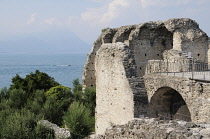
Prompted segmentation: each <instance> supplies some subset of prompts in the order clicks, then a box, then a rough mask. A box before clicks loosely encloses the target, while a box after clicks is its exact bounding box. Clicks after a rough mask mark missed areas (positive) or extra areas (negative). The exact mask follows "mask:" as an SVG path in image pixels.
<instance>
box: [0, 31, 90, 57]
mask: <svg viewBox="0 0 210 139" xmlns="http://www.w3.org/2000/svg"><path fill="white" fill-rule="evenodd" d="M90 49H91V45H89V44H87V43H85V42H84V41H82V40H80V39H79V37H77V36H76V35H75V34H74V33H72V32H69V31H51V32H39V33H32V34H27V35H21V36H16V37H15V36H11V37H10V38H7V39H1V38H0V53H88V52H89V51H90Z"/></svg>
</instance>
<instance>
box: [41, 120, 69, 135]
mask: <svg viewBox="0 0 210 139" xmlns="http://www.w3.org/2000/svg"><path fill="white" fill-rule="evenodd" d="M38 124H40V125H43V126H45V127H47V128H50V129H52V130H53V131H54V133H55V138H56V139H66V138H70V137H71V133H70V131H69V130H67V129H65V128H60V127H59V126H57V125H56V124H53V123H51V122H49V121H47V120H40V121H39V122H38Z"/></svg>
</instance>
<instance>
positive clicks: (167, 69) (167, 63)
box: [166, 57, 168, 75]
mask: <svg viewBox="0 0 210 139" xmlns="http://www.w3.org/2000/svg"><path fill="white" fill-rule="evenodd" d="M166 72H167V75H168V57H167V63H166Z"/></svg>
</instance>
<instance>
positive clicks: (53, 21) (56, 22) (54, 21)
mask: <svg viewBox="0 0 210 139" xmlns="http://www.w3.org/2000/svg"><path fill="white" fill-rule="evenodd" d="M43 22H44V23H45V24H48V25H62V24H63V23H62V22H61V21H59V20H58V19H57V18H56V17H51V18H48V19H45V20H44V21H43Z"/></svg>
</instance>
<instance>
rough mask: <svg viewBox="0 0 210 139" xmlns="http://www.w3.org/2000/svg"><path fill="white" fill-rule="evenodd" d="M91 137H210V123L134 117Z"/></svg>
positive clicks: (167, 138)
mask: <svg viewBox="0 0 210 139" xmlns="http://www.w3.org/2000/svg"><path fill="white" fill-rule="evenodd" d="M89 138H90V139H110V138H113V139H209V138H210V124H195V123H193V122H185V121H163V120H158V119H155V118H152V119H143V118H142V119H134V120H132V121H130V122H128V123H127V124H125V125H112V126H111V127H110V128H108V129H107V130H106V132H105V135H91V136H90V137H89Z"/></svg>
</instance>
